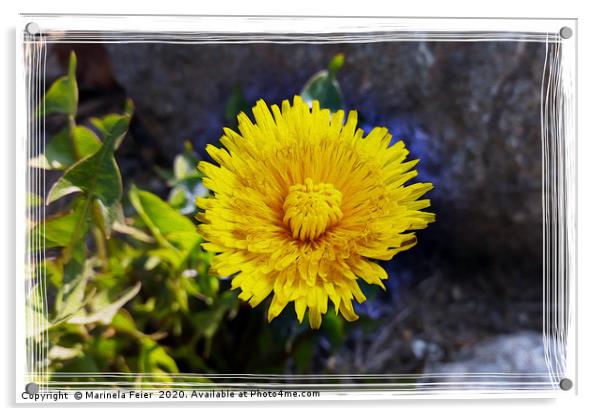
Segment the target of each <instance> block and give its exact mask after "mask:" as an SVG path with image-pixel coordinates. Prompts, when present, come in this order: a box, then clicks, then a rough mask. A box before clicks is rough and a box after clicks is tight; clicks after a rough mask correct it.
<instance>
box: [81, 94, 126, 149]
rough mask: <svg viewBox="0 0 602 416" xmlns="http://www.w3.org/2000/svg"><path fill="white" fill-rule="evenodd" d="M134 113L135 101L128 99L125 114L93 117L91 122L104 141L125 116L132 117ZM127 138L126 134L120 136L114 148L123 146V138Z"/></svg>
mask: <svg viewBox="0 0 602 416" xmlns="http://www.w3.org/2000/svg"><path fill="white" fill-rule="evenodd" d="M133 115H134V102H133V101H132V100H131V99H128V100H127V101H126V103H125V109H124V112H123V114H116V113H112V114H108V115H106V116H104V117H92V118H91V119H90V123H91V124H92V125H93V126H94V127H95V128H96V129H97V130H98V131H99V132H100V135H101V136H102V137H103V141H105V140H106V138H107V137H109V136H110V135H111V134H112V131H113V130H114V129H115V126H116V125H117V124H118V123H120V121H121V119H122V118H123V117H127V118H128V119H131V118H132V116H133ZM124 138H125V134H123V135H121V136H120V137H118V138H117V139H116V140H115V142H114V143H113V148H114V149H115V150H116V149H118V148H119V146H121V143H122V142H123V139H124Z"/></svg>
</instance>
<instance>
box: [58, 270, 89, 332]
mask: <svg viewBox="0 0 602 416" xmlns="http://www.w3.org/2000/svg"><path fill="white" fill-rule="evenodd" d="M95 263H96V262H95V260H94V259H91V260H88V261H86V264H85V266H84V270H83V271H82V273H81V274H79V275H78V276H77V277H76V278H75V279H73V280H72V281H70V282H67V283H65V284H64V285H63V286H62V287H61V290H60V291H59V293H58V294H57V297H56V300H55V304H54V307H55V310H56V318H55V319H54V321H55V322H57V321H63V320H65V319H67V318H70V317H71V316H72V315H74V314H75V313H76V312H78V311H80V310H81V309H83V308H84V306H85V304H86V302H85V295H86V287H87V285H88V281H89V280H90V279H91V278H92V277H93V276H94V265H95Z"/></svg>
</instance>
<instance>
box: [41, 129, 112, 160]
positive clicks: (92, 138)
mask: <svg viewBox="0 0 602 416" xmlns="http://www.w3.org/2000/svg"><path fill="white" fill-rule="evenodd" d="M71 136H73V137H71ZM101 146H102V143H101V141H100V139H99V138H98V137H97V136H96V134H95V133H94V132H93V131H92V130H90V129H89V128H87V127H84V126H75V127H73V128H71V129H70V128H69V127H67V128H64V129H62V130H61V131H59V132H58V133H57V134H55V135H54V136H52V137H51V138H50V141H49V142H48V144H47V145H46V151H45V153H44V154H41V155H39V156H37V157H35V158H33V159H31V161H30V162H29V165H30V166H32V167H34V168H39V169H46V170H65V169H67V168H68V167H69V166H71V165H73V164H74V163H75V162H76V161H77V160H78V159H79V158H81V157H86V156H89V155H91V154H92V153H94V152H96V151H97V150H98V149H99V148H100V147H101Z"/></svg>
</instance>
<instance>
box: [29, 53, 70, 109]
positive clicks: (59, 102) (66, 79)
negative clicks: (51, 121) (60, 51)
mask: <svg viewBox="0 0 602 416" xmlns="http://www.w3.org/2000/svg"><path fill="white" fill-rule="evenodd" d="M76 67H77V58H76V57H75V53H74V52H71V55H69V72H68V73H67V75H65V76H63V77H60V78H59V79H57V80H56V81H55V82H54V83H53V84H52V85H51V86H50V88H49V89H48V91H47V92H46V95H45V96H44V101H43V103H42V104H41V105H40V107H39V108H38V111H37V114H38V115H39V116H41V117H43V116H44V115H46V114H51V113H60V114H67V115H70V116H73V117H75V114H76V113H77V101H78V90H77V80H76V78H75V70H76Z"/></svg>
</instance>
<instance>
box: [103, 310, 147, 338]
mask: <svg viewBox="0 0 602 416" xmlns="http://www.w3.org/2000/svg"><path fill="white" fill-rule="evenodd" d="M111 326H112V327H113V328H115V329H116V330H117V331H120V332H123V333H125V334H128V335H130V336H133V337H134V338H142V337H145V336H146V334H144V333H143V332H141V331H140V330H139V329H138V328H137V327H136V322H135V321H134V318H132V316H131V315H130V314H129V312H128V311H127V310H125V309H120V310H118V311H117V313H116V314H115V315H114V316H113V321H112V322H111Z"/></svg>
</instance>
